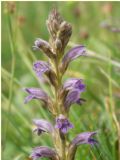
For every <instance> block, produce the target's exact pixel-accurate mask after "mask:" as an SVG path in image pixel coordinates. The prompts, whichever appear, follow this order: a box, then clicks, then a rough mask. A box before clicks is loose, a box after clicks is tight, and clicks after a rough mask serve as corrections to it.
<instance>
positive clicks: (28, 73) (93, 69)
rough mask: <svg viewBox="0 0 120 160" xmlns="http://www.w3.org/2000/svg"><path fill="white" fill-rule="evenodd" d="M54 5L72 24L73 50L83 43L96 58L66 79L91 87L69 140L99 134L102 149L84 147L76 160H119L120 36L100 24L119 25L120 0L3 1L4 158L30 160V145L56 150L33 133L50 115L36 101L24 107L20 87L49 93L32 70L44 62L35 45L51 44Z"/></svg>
mask: <svg viewBox="0 0 120 160" xmlns="http://www.w3.org/2000/svg"><path fill="white" fill-rule="evenodd" d="M53 7H57V8H58V10H59V11H60V13H61V14H62V16H63V17H64V19H66V20H67V21H68V22H70V23H71V24H72V27H73V34H72V37H71V42H70V43H69V47H71V46H72V45H75V44H84V45H85V46H86V47H87V49H88V50H90V51H94V53H95V55H96V56H88V57H84V58H79V59H77V60H76V61H74V62H72V63H71V65H70V66H69V71H68V72H67V75H66V76H65V77H64V79H66V78H67V77H74V76H75V77H81V78H84V80H85V83H86V86H87V88H86V92H85V93H84V94H83V95H82V97H84V98H85V99H86V100H87V102H86V103H85V104H84V105H83V106H80V107H79V106H77V105H74V106H72V107H71V111H70V120H71V121H72V122H73V124H74V126H75V128H74V129H73V130H71V131H70V135H69V139H70V140H71V139H72V138H73V137H74V136H75V135H76V134H78V133H79V132H82V131H95V130H98V131H99V134H98V136H97V139H98V140H99V143H100V144H99V147H98V148H95V147H93V148H91V147H90V146H88V145H83V146H80V147H79V149H78V151H77V155H76V160H79V159H81V160H93V159H94V160H118V159H119V158H120V157H119V153H120V152H119V151H120V146H119V145H120V126H119V121H120V33H115V32H110V31H109V30H107V29H105V28H101V27H100V24H101V22H103V21H104V20H106V19H110V21H111V23H113V22H112V19H116V20H117V21H118V23H119V26H120V19H119V16H120V2H74V1H68V2H67V1H66V2H2V32H1V33H2V159H3V160H23V159H24V160H29V158H28V157H29V153H30V152H31V148H32V147H34V146H38V145H49V146H52V142H51V139H50V138H49V136H48V135H42V136H40V137H38V136H35V135H33V134H32V119H33V118H41V117H42V118H46V119H49V120H51V121H53V120H52V118H51V115H50V114H49V113H48V111H46V110H44V109H43V107H42V104H41V103H39V102H38V101H31V102H30V103H29V104H27V105H24V104H23V101H24V97H25V94H24V93H23V91H22V88H24V87H30V86H34V87H41V88H43V89H45V90H47V91H48V92H49V93H50V94H51V92H50V87H49V86H47V85H46V84H41V83H40V82H39V80H38V79H37V77H36V76H35V74H34V72H33V70H32V63H33V62H34V61H35V60H36V59H43V60H45V59H46V58H45V56H44V55H43V54H42V53H41V52H33V51H32V45H33V43H34V40H35V39H36V38H38V37H40V38H43V39H45V40H48V38H49V34H48V31H47V28H46V23H45V22H46V19H47V17H48V14H49V12H50V10H51V9H52V8H53ZM111 17H112V18H111ZM113 25H114V24H113ZM69 47H68V48H69ZM68 48H66V50H67V49H68Z"/></svg>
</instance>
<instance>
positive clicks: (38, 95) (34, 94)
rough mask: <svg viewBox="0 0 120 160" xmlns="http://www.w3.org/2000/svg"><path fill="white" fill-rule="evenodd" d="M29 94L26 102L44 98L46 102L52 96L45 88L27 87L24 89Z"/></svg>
mask: <svg viewBox="0 0 120 160" xmlns="http://www.w3.org/2000/svg"><path fill="white" fill-rule="evenodd" d="M24 90H25V91H26V92H27V93H28V94H29V95H28V96H27V97H26V98H25V100H24V103H28V102H29V101H31V100H32V99H38V100H42V101H43V102H45V103H47V104H48V103H49V102H50V98H49V96H48V95H47V93H45V92H44V91H43V90H41V89H39V88H25V89H24Z"/></svg>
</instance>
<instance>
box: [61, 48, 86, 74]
mask: <svg viewBox="0 0 120 160" xmlns="http://www.w3.org/2000/svg"><path fill="white" fill-rule="evenodd" d="M85 52H86V50H85V47H84V46H82V45H79V46H76V47H74V48H72V49H71V50H70V51H68V53H67V54H66V55H65V56H64V57H63V60H62V66H61V67H60V69H61V71H62V73H64V72H65V71H66V69H67V66H68V65H69V63H70V62H71V61H72V60H74V59H76V58H78V57H79V56H83V55H85Z"/></svg>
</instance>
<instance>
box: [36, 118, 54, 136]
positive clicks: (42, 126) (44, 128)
mask: <svg viewBox="0 0 120 160" xmlns="http://www.w3.org/2000/svg"><path fill="white" fill-rule="evenodd" d="M33 123H34V124H35V125H36V128H35V129H34V130H33V132H36V133H37V135H41V134H42V133H43V132H48V133H51V134H52V133H53V131H54V128H53V126H52V125H51V123H49V122H48V121H46V120H44V119H34V120H33Z"/></svg>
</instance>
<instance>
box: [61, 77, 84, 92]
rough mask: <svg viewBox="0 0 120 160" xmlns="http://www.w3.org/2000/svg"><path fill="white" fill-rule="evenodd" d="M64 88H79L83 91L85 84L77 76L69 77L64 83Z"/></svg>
mask: <svg viewBox="0 0 120 160" xmlns="http://www.w3.org/2000/svg"><path fill="white" fill-rule="evenodd" d="M63 87H64V89H66V90H71V89H75V88H76V89H79V90H80V91H81V92H84V91H85V84H83V80H82V79H79V78H70V79H68V80H67V81H66V82H65V83H64V86H63Z"/></svg>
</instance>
